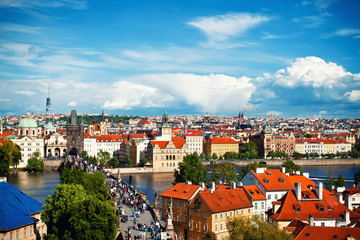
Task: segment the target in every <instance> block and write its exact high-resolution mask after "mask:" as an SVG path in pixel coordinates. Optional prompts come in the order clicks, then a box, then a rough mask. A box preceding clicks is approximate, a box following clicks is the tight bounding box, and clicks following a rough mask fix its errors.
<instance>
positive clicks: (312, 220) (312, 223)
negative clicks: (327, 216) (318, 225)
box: [309, 214, 315, 226]
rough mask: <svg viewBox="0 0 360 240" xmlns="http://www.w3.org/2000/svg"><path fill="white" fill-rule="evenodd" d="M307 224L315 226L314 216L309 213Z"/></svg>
mask: <svg viewBox="0 0 360 240" xmlns="http://www.w3.org/2000/svg"><path fill="white" fill-rule="evenodd" d="M309 225H310V226H315V223H314V217H313V216H312V215H311V214H310V216H309Z"/></svg>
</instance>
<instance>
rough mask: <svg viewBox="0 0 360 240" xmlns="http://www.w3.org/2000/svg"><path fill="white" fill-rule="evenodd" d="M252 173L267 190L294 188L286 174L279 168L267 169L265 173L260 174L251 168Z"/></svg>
mask: <svg viewBox="0 0 360 240" xmlns="http://www.w3.org/2000/svg"><path fill="white" fill-rule="evenodd" d="M251 173H252V174H253V175H254V176H255V177H256V178H257V180H258V181H259V182H260V183H261V184H262V185H263V186H264V187H265V189H266V190H267V191H287V190H292V189H293V188H294V187H293V185H292V183H291V182H290V180H289V178H288V177H287V176H286V174H285V173H283V172H281V171H280V170H279V169H273V170H265V172H264V173H258V174H257V173H255V171H254V170H251Z"/></svg>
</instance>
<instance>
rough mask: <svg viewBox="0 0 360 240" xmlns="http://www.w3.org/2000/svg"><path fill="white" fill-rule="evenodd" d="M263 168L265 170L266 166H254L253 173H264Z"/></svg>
mask: <svg viewBox="0 0 360 240" xmlns="http://www.w3.org/2000/svg"><path fill="white" fill-rule="evenodd" d="M265 170H266V168H256V169H255V173H257V174H261V173H264V172H265Z"/></svg>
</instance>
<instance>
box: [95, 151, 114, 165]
mask: <svg viewBox="0 0 360 240" xmlns="http://www.w3.org/2000/svg"><path fill="white" fill-rule="evenodd" d="M97 158H98V160H99V161H100V164H104V165H107V164H108V163H109V161H110V159H111V156H110V153H109V152H107V151H103V150H101V149H100V152H98V154H97Z"/></svg>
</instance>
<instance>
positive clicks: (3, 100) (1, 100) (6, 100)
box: [0, 98, 10, 102]
mask: <svg viewBox="0 0 360 240" xmlns="http://www.w3.org/2000/svg"><path fill="white" fill-rule="evenodd" d="M0 102H10V99H8V98H0Z"/></svg>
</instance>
